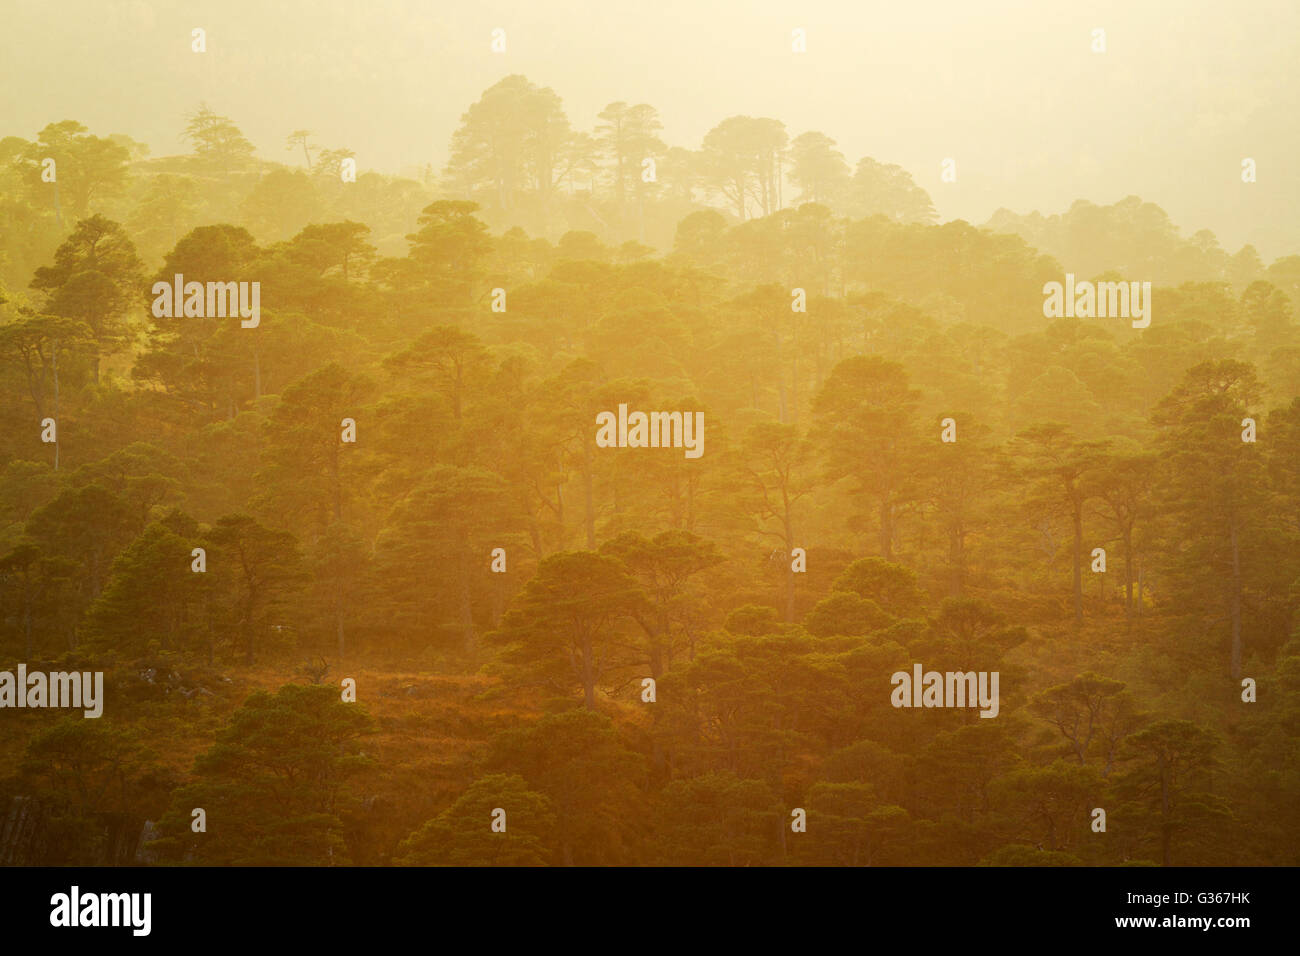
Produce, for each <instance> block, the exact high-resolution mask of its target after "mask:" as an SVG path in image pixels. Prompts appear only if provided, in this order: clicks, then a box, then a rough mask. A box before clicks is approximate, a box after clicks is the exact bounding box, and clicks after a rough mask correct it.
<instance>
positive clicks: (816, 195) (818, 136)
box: [790, 132, 849, 208]
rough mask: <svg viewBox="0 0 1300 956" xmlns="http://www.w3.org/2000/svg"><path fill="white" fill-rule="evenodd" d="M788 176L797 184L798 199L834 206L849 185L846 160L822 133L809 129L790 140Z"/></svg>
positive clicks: (831, 140) (842, 196)
mask: <svg viewBox="0 0 1300 956" xmlns="http://www.w3.org/2000/svg"><path fill="white" fill-rule="evenodd" d="M790 163H791V168H790V180H791V182H793V183H794V184H795V185H796V186H798V187H799V189H800V193H799V202H816V203H822V204H824V205H827V206H830V207H832V208H835V207H837V206H839V205H840V204H841V203H842V202H843V199H844V192H845V190H846V189H847V188H848V185H849V164H848V163H846V162H845V161H844V154H843V153H841V152H840V151H839V150H837V149H836V148H835V140H833V139H831V138H830V137H829V136H827V135H826V134H825V133H817V132H809V133H803V134H802V135H800V136H796V137H795V138H794V141H793V142H791V143H790Z"/></svg>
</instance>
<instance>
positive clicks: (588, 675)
mask: <svg viewBox="0 0 1300 956" xmlns="http://www.w3.org/2000/svg"><path fill="white" fill-rule="evenodd" d="M593 664H594V661H593V660H592V657H591V638H590V637H589V636H587V635H583V638H582V692H583V695H584V701H585V703H586V706H587V709H588V710H590V711H594V710H595V709H596V675H595V668H594V666H593Z"/></svg>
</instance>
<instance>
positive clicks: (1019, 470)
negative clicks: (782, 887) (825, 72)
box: [0, 75, 1300, 866]
mask: <svg viewBox="0 0 1300 956" xmlns="http://www.w3.org/2000/svg"><path fill="white" fill-rule="evenodd" d="M661 133H662V123H661V120H660V118H659V116H658V113H657V111H656V110H655V109H654V107H652V106H650V105H647V104H644V103H641V104H629V103H626V102H622V101H616V102H612V103H610V104H609V105H608V106H606V107H605V108H604V110H602V111H601V113H600V114H599V120H598V123H597V125H596V126H595V127H594V128H593V129H591V130H589V131H580V130H576V129H574V128H573V127H572V126H571V124H570V122H569V120H568V118H567V117H566V115H565V111H564V106H563V103H562V101H561V99H560V97H559V96H558V95H557V94H556V93H555V91H553V90H551V89H548V88H544V87H539V86H537V85H536V84H534V83H532V82H530V81H529V80H528V79H526V78H525V77H523V76H520V75H511V76H507V77H505V78H504V79H502V80H501V81H500V82H498V83H496V84H495V85H493V86H492V87H491V88H489V89H487V90H486V91H484V93H483V94H482V96H481V97H480V98H479V99H478V100H477V101H476V102H474V103H472V104H470V105H469V106H468V108H467V110H466V111H465V113H464V115H463V117H462V120H461V124H460V126H459V128H458V129H457V130H456V131H455V134H454V136H453V138H452V141H451V148H450V157H451V158H450V161H449V163H448V164H447V166H446V168H445V169H443V170H441V171H440V172H439V173H438V174H437V175H435V174H434V171H433V170H429V171H428V172H427V175H426V176H424V178H423V179H421V180H419V181H416V180H412V179H405V178H400V177H391V176H385V175H381V174H379V173H375V172H369V171H365V170H360V169H355V153H353V151H352V150H351V149H349V148H347V147H346V146H345V145H341V144H332V145H328V146H327V145H324V144H319V143H317V142H316V141H315V137H314V134H313V133H312V132H311V131H309V130H305V129H299V130H294V131H291V132H289V133H288V134H287V135H286V155H285V156H283V157H281V158H280V159H282V160H283V161H279V160H277V161H271V160H267V159H262V158H259V157H258V156H257V155H256V151H255V149H254V148H253V146H252V145H251V143H250V142H249V140H248V139H247V138H245V136H244V135H243V133H242V132H241V130H240V128H239V126H238V125H237V123H236V121H235V120H234V119H232V118H230V117H226V116H222V115H219V114H218V113H216V112H214V111H213V110H212V109H210V108H209V107H208V106H206V105H201V106H199V107H197V108H196V109H195V110H194V111H193V113H192V114H191V115H190V116H189V117H188V118H187V120H186V126H185V129H184V135H185V138H186V140H187V142H188V143H189V147H190V149H189V152H187V153H185V154H184V155H177V156H167V157H151V156H150V155H149V151H148V149H147V148H146V147H145V146H143V145H142V144H140V143H138V142H136V141H134V140H133V139H131V138H130V137H129V136H128V135H123V134H118V133H113V134H103V133H102V132H101V133H92V132H91V131H90V130H88V129H87V128H86V127H84V126H83V125H81V124H80V123H78V122H76V121H73V120H64V121H59V122H53V123H51V124H49V125H48V126H46V127H45V128H44V129H42V130H40V131H39V132H37V133H36V134H35V137H34V138H33V139H31V140H28V139H25V138H23V137H21V136H17V135H7V136H5V137H4V138H0V394H2V395H3V400H2V401H0V418H2V419H3V427H2V428H0V668H2V669H8V670H9V671H13V670H15V669H16V667H17V665H18V664H19V663H20V662H21V663H23V664H25V666H26V667H27V668H28V669H29V670H36V669H42V668H43V669H45V670H51V671H67V670H78V671H96V670H100V671H104V672H105V673H106V675H107V679H106V685H105V687H106V689H105V695H106V699H105V701H104V713H103V717H102V718H100V719H85V718H83V717H82V716H81V715H80V714H74V715H72V716H68V715H67V714H66V713H62V714H61V713H58V712H51V711H48V710H43V711H34V710H26V711H17V710H5V711H3V712H2V713H0V862H4V863H39V864H49V863H129V862H150V863H154V862H157V863H164V862H190V863H207V864H225V863H230V864H237V863H290V864H322V865H325V864H330V865H340V864H348V863H358V864H375V863H401V864H415V865H426V864H453V865H462V864H493V865H548V864H557V865H562V864H682V865H714V864H719V865H758V864H773V865H792V864H793V865H802V864H811V865H854V866H860V865H897V864H937V865H945V864H946V865H974V864H991V865H999V864H1014V865H1082V864H1090V865H1097V864H1120V863H1128V864H1165V865H1169V864H1179V865H1197V864H1201V865H1207V864H1291V865H1294V864H1295V863H1296V862H1298V861H1297V856H1296V852H1297V851H1296V848H1297V846H1300V839H1298V838H1300V815H1298V809H1297V808H1300V774H1298V773H1297V746H1298V740H1300V630H1298V629H1297V620H1296V613H1295V612H1296V609H1297V602H1298V601H1300V547H1298V541H1300V539H1298V535H1300V256H1294V255H1293V256H1287V257H1283V258H1279V259H1277V260H1275V261H1273V262H1271V263H1266V262H1264V261H1263V260H1262V259H1261V257H1260V256H1259V255H1258V253H1257V252H1256V251H1255V250H1254V249H1253V248H1252V247H1251V246H1249V245H1247V246H1244V247H1243V248H1241V249H1240V250H1237V251H1236V252H1229V251H1227V250H1224V249H1222V248H1220V246H1219V244H1218V242H1217V241H1216V239H1215V237H1214V236H1213V235H1212V234H1211V233H1209V232H1208V231H1201V232H1197V233H1196V234H1194V235H1193V236H1191V237H1190V238H1189V237H1185V236H1183V235H1182V234H1181V233H1180V231H1179V229H1178V228H1177V227H1176V226H1175V225H1174V224H1173V223H1172V222H1171V221H1170V220H1169V217H1168V216H1167V215H1166V214H1165V213H1164V212H1163V211H1162V210H1161V209H1160V208H1159V207H1157V206H1155V205H1153V204H1151V203H1147V202H1143V201H1142V200H1141V199H1140V198H1138V197H1136V196H1130V197H1128V198H1125V199H1123V200H1121V201H1119V202H1116V203H1114V204H1112V205H1108V206H1101V205H1094V204H1092V203H1089V202H1084V201H1080V202H1078V203H1076V204H1074V205H1073V206H1072V207H1071V208H1070V209H1068V210H1066V211H1064V212H1063V213H1060V214H1055V215H1050V216H1044V215H1041V214H1039V213H1032V214H1028V215H1019V214H1016V213H1013V212H1010V211H1008V210H1000V211H999V212H998V213H997V214H996V215H994V216H993V218H992V219H991V220H990V221H989V222H988V223H985V224H983V225H982V226H978V227H977V226H973V225H971V224H969V223H966V222H963V221H951V222H944V223H940V222H939V221H938V216H937V215H936V213H935V209H934V204H933V203H932V201H931V198H930V196H928V195H927V194H926V192H925V191H924V190H922V189H921V188H919V187H918V186H917V185H916V183H915V182H914V181H913V178H912V176H911V175H910V174H909V173H908V172H907V171H905V170H904V169H902V168H900V167H899V166H897V165H893V164H890V163H889V162H887V157H881V158H880V159H876V158H872V157H861V158H859V159H858V160H857V162H856V163H851V162H850V160H849V159H848V158H846V157H845V156H844V155H843V153H842V152H841V151H840V150H839V149H838V148H837V144H836V142H835V140H833V139H832V138H831V137H830V136H829V135H827V134H825V133H821V132H817V131H808V132H800V133H798V134H797V135H795V134H794V133H793V131H791V130H788V129H787V127H786V126H785V124H784V123H782V122H780V121H778V120H775V119H771V118H763V117H751V116H731V117H728V118H725V119H722V120H721V121H720V122H718V123H717V125H716V126H714V127H713V128H712V129H711V130H710V131H709V132H708V133H707V134H706V135H705V136H704V137H703V140H702V142H701V144H700V145H699V148H698V149H688V148H685V147H682V146H673V145H669V144H667V143H666V142H665V141H664V140H663V139H662V138H661ZM51 161H52V163H51ZM354 171H355V175H352V172H354ZM1067 275H1069V276H1070V281H1071V282H1073V281H1074V278H1075V277H1077V279H1078V280H1079V281H1080V282H1090V283H1096V284H1097V286H1098V288H1101V287H1102V286H1103V285H1104V284H1106V283H1128V282H1134V283H1141V282H1147V283H1150V284H1151V288H1152V291H1151V296H1150V299H1149V300H1148V301H1147V302H1146V308H1147V309H1148V312H1149V315H1150V318H1151V321H1150V324H1149V325H1148V326H1146V327H1135V325H1134V323H1133V322H1131V321H1130V318H1129V317H1128V316H1127V315H1116V314H1114V313H1109V314H1104V315H1103V313H1102V312H1100V311H1099V312H1095V313H1093V314H1091V315H1089V314H1086V313H1085V314H1082V315H1068V316H1067V315H1063V316H1062V317H1059V318H1048V317H1046V316H1045V313H1044V289H1045V285H1046V284H1048V283H1052V282H1063V281H1065V277H1066V276H1067ZM178 276H181V277H183V279H177V278H176V277H178ZM173 282H175V283H178V284H179V288H180V293H181V294H177V295H175V296H173V295H171V293H170V291H168V293H167V303H168V304H167V305H166V307H162V306H161V305H160V300H159V292H158V286H159V284H161V285H162V286H164V287H168V288H170V287H171V286H172V284H173ZM186 283H198V284H200V287H201V288H202V289H204V290H206V299H204V297H203V295H202V294H200V295H199V300H202V301H199V300H196V302H197V303H198V304H196V305H195V306H194V308H193V309H191V308H190V305H189V304H188V303H189V301H190V293H189V292H188V290H186V288H185V284H186ZM226 284H231V286H230V287H229V290H228V291H229V294H230V296H231V298H230V303H229V308H228V309H226V310H225V311H223V312H222V313H220V314H214V313H213V312H212V311H211V310H210V309H208V308H205V306H206V305H207V303H209V302H211V301H212V295H213V287H214V286H220V287H223V289H224V287H225V286H226ZM240 284H244V285H251V284H256V288H257V290H258V291H259V294H260V299H259V300H258V301H259V303H260V305H259V307H258V311H257V312H256V313H255V314H254V313H252V312H249V311H244V312H239V311H237V309H236V306H235V303H236V302H240V303H245V302H246V300H245V299H244V297H243V296H244V293H245V291H246V289H245V288H243V287H239V288H236V287H237V286H240ZM218 291H221V290H218ZM223 294H224V292H223ZM1135 294H1136V293H1135ZM223 308H224V307H223ZM1072 311H1073V310H1072ZM254 315H255V317H254V318H250V316H254ZM241 318H242V321H241ZM629 409H630V410H632V412H633V413H637V414H642V413H653V414H655V415H658V416H661V417H659V418H657V419H655V421H656V427H658V425H659V424H662V426H663V428H664V429H665V431H664V432H663V434H664V435H668V434H670V432H671V428H670V422H672V421H675V423H676V424H675V426H672V427H677V428H679V429H681V428H684V427H691V425H692V423H695V422H700V423H701V424H700V425H699V426H698V428H699V430H698V432H697V433H696V435H697V437H699V438H700V439H702V442H703V443H702V446H701V447H702V449H703V453H702V454H700V455H699V456H698V457H696V456H692V455H690V454H683V446H682V444H681V443H677V444H675V445H674V444H673V443H672V442H670V441H668V440H667V439H665V440H664V442H662V445H663V446H664V447H636V442H634V441H627V440H625V439H626V438H627V434H626V433H629V431H630V430H629V429H628V428H627V427H625V426H626V419H628V417H629V414H628V411H627V410H629ZM602 414H609V415H611V416H612V417H611V419H610V420H613V418H615V417H620V416H621V419H620V421H621V424H620V426H619V429H618V431H619V440H618V441H615V442H614V443H613V444H614V447H609V442H606V441H604V440H601V435H600V433H599V430H598V426H597V423H598V422H599V421H600V420H601V419H600V416H601V415H602ZM672 415H676V416H677V418H676V419H675V420H673V419H671V418H670V416H672ZM647 417H648V416H647ZM673 434H676V433H673ZM704 436H707V438H704ZM656 444H660V443H659V442H656ZM914 666H918V667H920V666H923V668H924V669H925V670H927V671H929V670H935V671H939V672H958V673H964V672H970V671H975V672H980V673H982V674H988V673H996V674H998V675H1000V685H999V686H1000V694H1001V699H1000V703H999V706H998V707H997V708H996V716H994V715H993V714H991V713H990V714H987V715H986V716H992V717H994V719H982V718H981V714H980V711H979V710H977V709H973V708H971V707H965V708H962V707H957V708H942V707H941V708H936V709H928V708H926V707H922V708H920V709H913V708H912V707H910V706H908V707H900V706H897V705H896V703H894V702H893V701H891V697H892V696H893V690H894V688H893V687H892V686H891V677H892V676H893V675H896V674H898V673H900V672H901V673H904V674H910V673H911V672H912V670H913V667H914ZM917 699H918V701H919V700H920V697H919V690H918V698H917ZM195 808H202V809H203V810H204V812H205V818H206V821H207V826H206V829H202V828H198V829H196V824H195V819H196V818H195V815H194V811H195ZM498 808H505V811H506V813H507V814H508V816H509V826H508V829H507V830H506V831H505V832H497V831H496V830H494V829H493V828H492V827H490V826H489V820H490V818H493V815H494V814H495V812H496V810H497V809H498ZM1098 808H1101V809H1104V811H1105V825H1104V827H1103V828H1102V829H1100V830H1099V829H1098V827H1097V816H1096V810H1097V809H1098ZM798 813H804V814H806V829H799V828H792V826H791V820H792V815H793V816H794V817H795V819H797V818H798V817H797V815H798Z"/></svg>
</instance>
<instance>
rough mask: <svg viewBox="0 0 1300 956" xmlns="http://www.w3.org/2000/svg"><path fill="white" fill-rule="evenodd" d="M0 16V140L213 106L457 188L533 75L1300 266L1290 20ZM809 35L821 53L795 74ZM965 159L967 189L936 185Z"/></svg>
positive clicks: (806, 8) (1130, 14)
mask: <svg viewBox="0 0 1300 956" xmlns="http://www.w3.org/2000/svg"><path fill="white" fill-rule="evenodd" d="M0 14H2V15H0V135H20V136H24V137H28V138H34V137H35V134H36V133H37V132H38V131H39V129H40V128H41V127H42V126H44V125H45V124H46V123H49V122H52V121H55V120H61V119H76V120H79V121H81V122H82V123H84V124H86V125H87V126H88V127H90V129H91V130H92V131H93V132H95V133H99V134H101V135H102V134H107V133H111V132H121V133H126V134H128V135H130V136H132V137H133V138H135V139H138V140H141V141H143V142H146V143H148V144H149V145H150V147H151V148H152V150H153V153H154V155H165V154H169V153H175V152H181V151H184V149H185V146H184V144H183V143H182V141H181V140H180V139H179V133H180V131H181V129H182V128H183V127H184V124H185V116H186V114H187V113H189V112H192V111H193V110H194V108H195V107H196V106H197V105H198V103H199V102H200V101H201V100H202V101H206V102H207V103H208V104H209V105H210V106H211V107H212V108H213V109H214V110H216V111H217V112H219V113H224V114H227V115H229V116H231V117H232V118H233V119H234V120H235V121H236V123H238V125H239V126H240V127H241V128H242V129H243V131H244V133H245V135H247V136H248V138H249V139H250V140H252V141H253V143H254V144H255V145H256V146H257V147H258V150H259V154H260V155H261V156H263V157H267V158H276V159H282V160H286V161H290V162H294V161H300V157H296V156H295V155H293V154H291V153H287V152H285V149H284V138H285V136H286V134H287V133H289V132H290V131H291V130H294V129H298V128H307V129H311V130H313V131H315V134H316V140H317V142H319V143H320V144H321V145H323V146H327V147H348V148H351V149H353V150H355V151H356V153H357V158H358V166H359V167H361V168H362V169H366V168H371V169H376V170H379V171H381V172H394V173H395V172H398V171H401V170H403V169H407V168H410V167H414V166H416V165H418V164H423V163H425V162H432V163H434V164H435V167H437V168H441V165H442V163H443V162H444V161H445V159H446V157H447V145H448V141H449V139H450V137H451V134H452V132H453V130H454V129H455V128H456V125H457V123H458V121H459V118H460V115H461V113H463V112H464V110H465V109H466V108H467V107H468V106H469V104H470V103H471V102H473V101H474V100H476V99H477V98H478V97H479V95H480V94H481V93H482V91H483V90H484V89H486V88H487V87H488V86H490V85H492V84H493V83H495V82H496V81H497V80H499V79H501V77H503V76H505V75H507V74H510V73H522V74H524V75H525V76H527V77H528V78H529V79H530V80H532V81H533V82H535V83H538V84H540V85H543V86H550V87H551V88H553V89H554V90H555V92H556V93H558V94H559V95H560V97H561V98H562V99H563V101H564V105H565V108H566V111H567V113H568V115H569V118H570V120H571V121H572V123H573V125H574V126H575V127H576V128H579V129H586V130H590V129H591V127H592V126H593V124H594V122H595V116H596V113H598V112H599V111H600V109H601V108H602V107H603V106H604V105H605V104H606V103H609V102H612V101H614V100H625V101H627V102H630V103H637V102H646V103H650V104H651V105H653V106H655V107H657V108H658V110H659V112H660V115H661V117H662V119H663V123H664V132H663V137H664V139H665V140H666V141H667V142H668V143H669V144H671V145H681V146H687V147H690V148H697V147H698V146H699V144H700V140H701V138H702V137H703V135H704V134H705V133H706V132H707V131H708V130H709V129H710V128H711V127H712V126H714V125H715V124H717V123H718V122H719V121H720V120H722V119H724V118H726V117H728V116H732V115H735V114H748V115H752V116H771V117H775V118H777V119H780V120H782V121H783V122H784V123H785V124H786V126H787V128H788V129H789V131H790V134H791V136H792V137H793V136H795V135H797V134H799V133H802V132H805V131H806V130H810V129H815V130H820V131H822V132H824V133H826V134H827V135H829V136H831V137H832V138H833V139H835V140H837V141H838V143H839V148H840V149H841V151H843V152H844V154H845V156H846V157H847V158H848V160H849V162H850V163H856V161H857V160H858V159H859V158H860V157H861V156H863V155H870V156H873V157H875V158H876V159H878V160H881V161H882V162H894V163H898V164H900V165H902V166H904V167H905V168H907V169H908V170H909V171H910V172H911V173H912V174H913V176H915V177H916V180H917V182H918V183H919V184H920V185H922V186H923V187H924V188H926V189H927V190H929V192H930V194H931V195H932V196H933V198H934V201H935V205H936V207H937V208H938V210H939V213H940V216H941V217H942V218H943V219H954V218H963V219H968V220H970V221H971V222H974V223H980V222H983V221H984V220H986V219H987V218H988V216H989V215H990V214H991V213H992V212H993V211H994V210H995V209H997V208H998V207H999V206H1006V207H1008V208H1010V209H1013V210H1015V211H1017V212H1028V211H1030V210H1033V209H1037V210H1039V211H1041V212H1044V213H1056V212H1062V211H1064V210H1065V209H1066V208H1067V207H1068V206H1069V204H1070V203H1071V202H1073V201H1074V200H1075V199H1081V198H1082V199H1089V200H1092V201H1094V202H1098V203H1109V202H1113V201H1115V200H1117V199H1120V198H1122V197H1124V196H1126V195H1129V194H1137V195H1140V196H1142V197H1143V198H1144V199H1147V200H1150V201H1152V202H1155V203H1158V204H1159V205H1161V206H1163V207H1164V208H1165V209H1166V210H1167V211H1168V212H1169V214H1170V215H1171V216H1172V217H1173V219H1174V221H1175V222H1176V223H1177V224H1178V225H1179V226H1180V227H1182V229H1183V231H1184V233H1185V234H1188V235H1190V234H1191V233H1193V232H1195V231H1196V230H1198V229H1201V228H1210V229H1212V230H1214V232H1215V233H1216V234H1217V235H1218V237H1219V239H1220V242H1221V243H1222V244H1223V245H1224V246H1225V248H1227V249H1228V251H1230V252H1235V251H1236V250H1237V249H1238V248H1239V247H1240V246H1241V244H1242V243H1244V242H1253V243H1254V244H1255V245H1256V247H1257V248H1258V249H1259V250H1260V252H1261V254H1263V255H1264V256H1265V258H1266V260H1268V259H1271V258H1272V257H1275V256H1279V255H1285V254H1291V253H1300V225H1298V224H1300V188H1297V187H1298V186H1300V181H1298V180H1300V176H1298V174H1297V160H1300V132H1298V128H1300V3H1297V2H1295V0H1247V2H1197V0H1161V2H1151V0H1117V2H1077V0H1069V2H1064V0H1062V2H1057V0H1017V2H1011V0H1007V2H987V0H980V2H976V0H942V2H940V0H910V2H904V3H899V2H890V3H881V2H875V0H751V2H740V0H736V2H730V0H729V2H722V0H644V2H631V0H618V2H596V0H510V2H483V3H477V2H467V0H456V2H444V0H354V2H346V3H344V2H339V0H281V2H277V0H184V2H179V0H177V2H156V0H74V2H65V0H0ZM194 27H203V28H205V29H206V30H207V35H208V52H207V53H204V54H195V53H192V52H191V50H190V31H191V29H192V28H194ZM494 27H503V28H504V29H505V30H506V31H507V39H508V51H507V52H506V53H504V54H494V53H492V52H491V51H490V49H489V42H490V33H491V31H492V29H493V28H494ZM795 27H802V28H803V29H805V30H806V31H807V35H808V52H807V53H806V54H802V55H798V54H792V53H791V52H790V35H791V30H792V29H794V28H795ZM1094 27H1101V28H1104V29H1105V31H1106V42H1107V48H1108V49H1107V52H1105V53H1102V54H1096V53H1093V52H1092V51H1091V49H1090V44H1091V31H1092V29H1093V28H1094ZM1246 156H1250V157H1253V158H1254V159H1255V160H1256V161H1257V163H1258V170H1259V172H1258V176H1259V181H1258V182H1257V183H1255V184H1253V185H1247V184H1243V183H1242V182H1241V176H1240V169H1241V160H1242V158H1243V157H1246ZM945 157H953V158H954V159H956V161H957V173H958V180H957V182H956V183H951V184H949V183H942V182H940V180H939V172H940V162H941V160H942V159H943V158H945Z"/></svg>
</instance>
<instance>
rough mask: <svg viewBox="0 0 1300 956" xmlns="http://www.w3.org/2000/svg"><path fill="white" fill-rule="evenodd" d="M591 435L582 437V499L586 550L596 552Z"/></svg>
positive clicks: (584, 434) (585, 433)
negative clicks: (584, 513)
mask: <svg viewBox="0 0 1300 956" xmlns="http://www.w3.org/2000/svg"><path fill="white" fill-rule="evenodd" d="M591 469H592V464H591V433H590V431H585V432H583V435H582V497H583V503H584V505H585V506H586V509H587V511H586V516H585V519H584V521H585V524H586V529H587V550H588V551H595V550H596V506H595V504H594V503H593V500H592V475H591Z"/></svg>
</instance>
